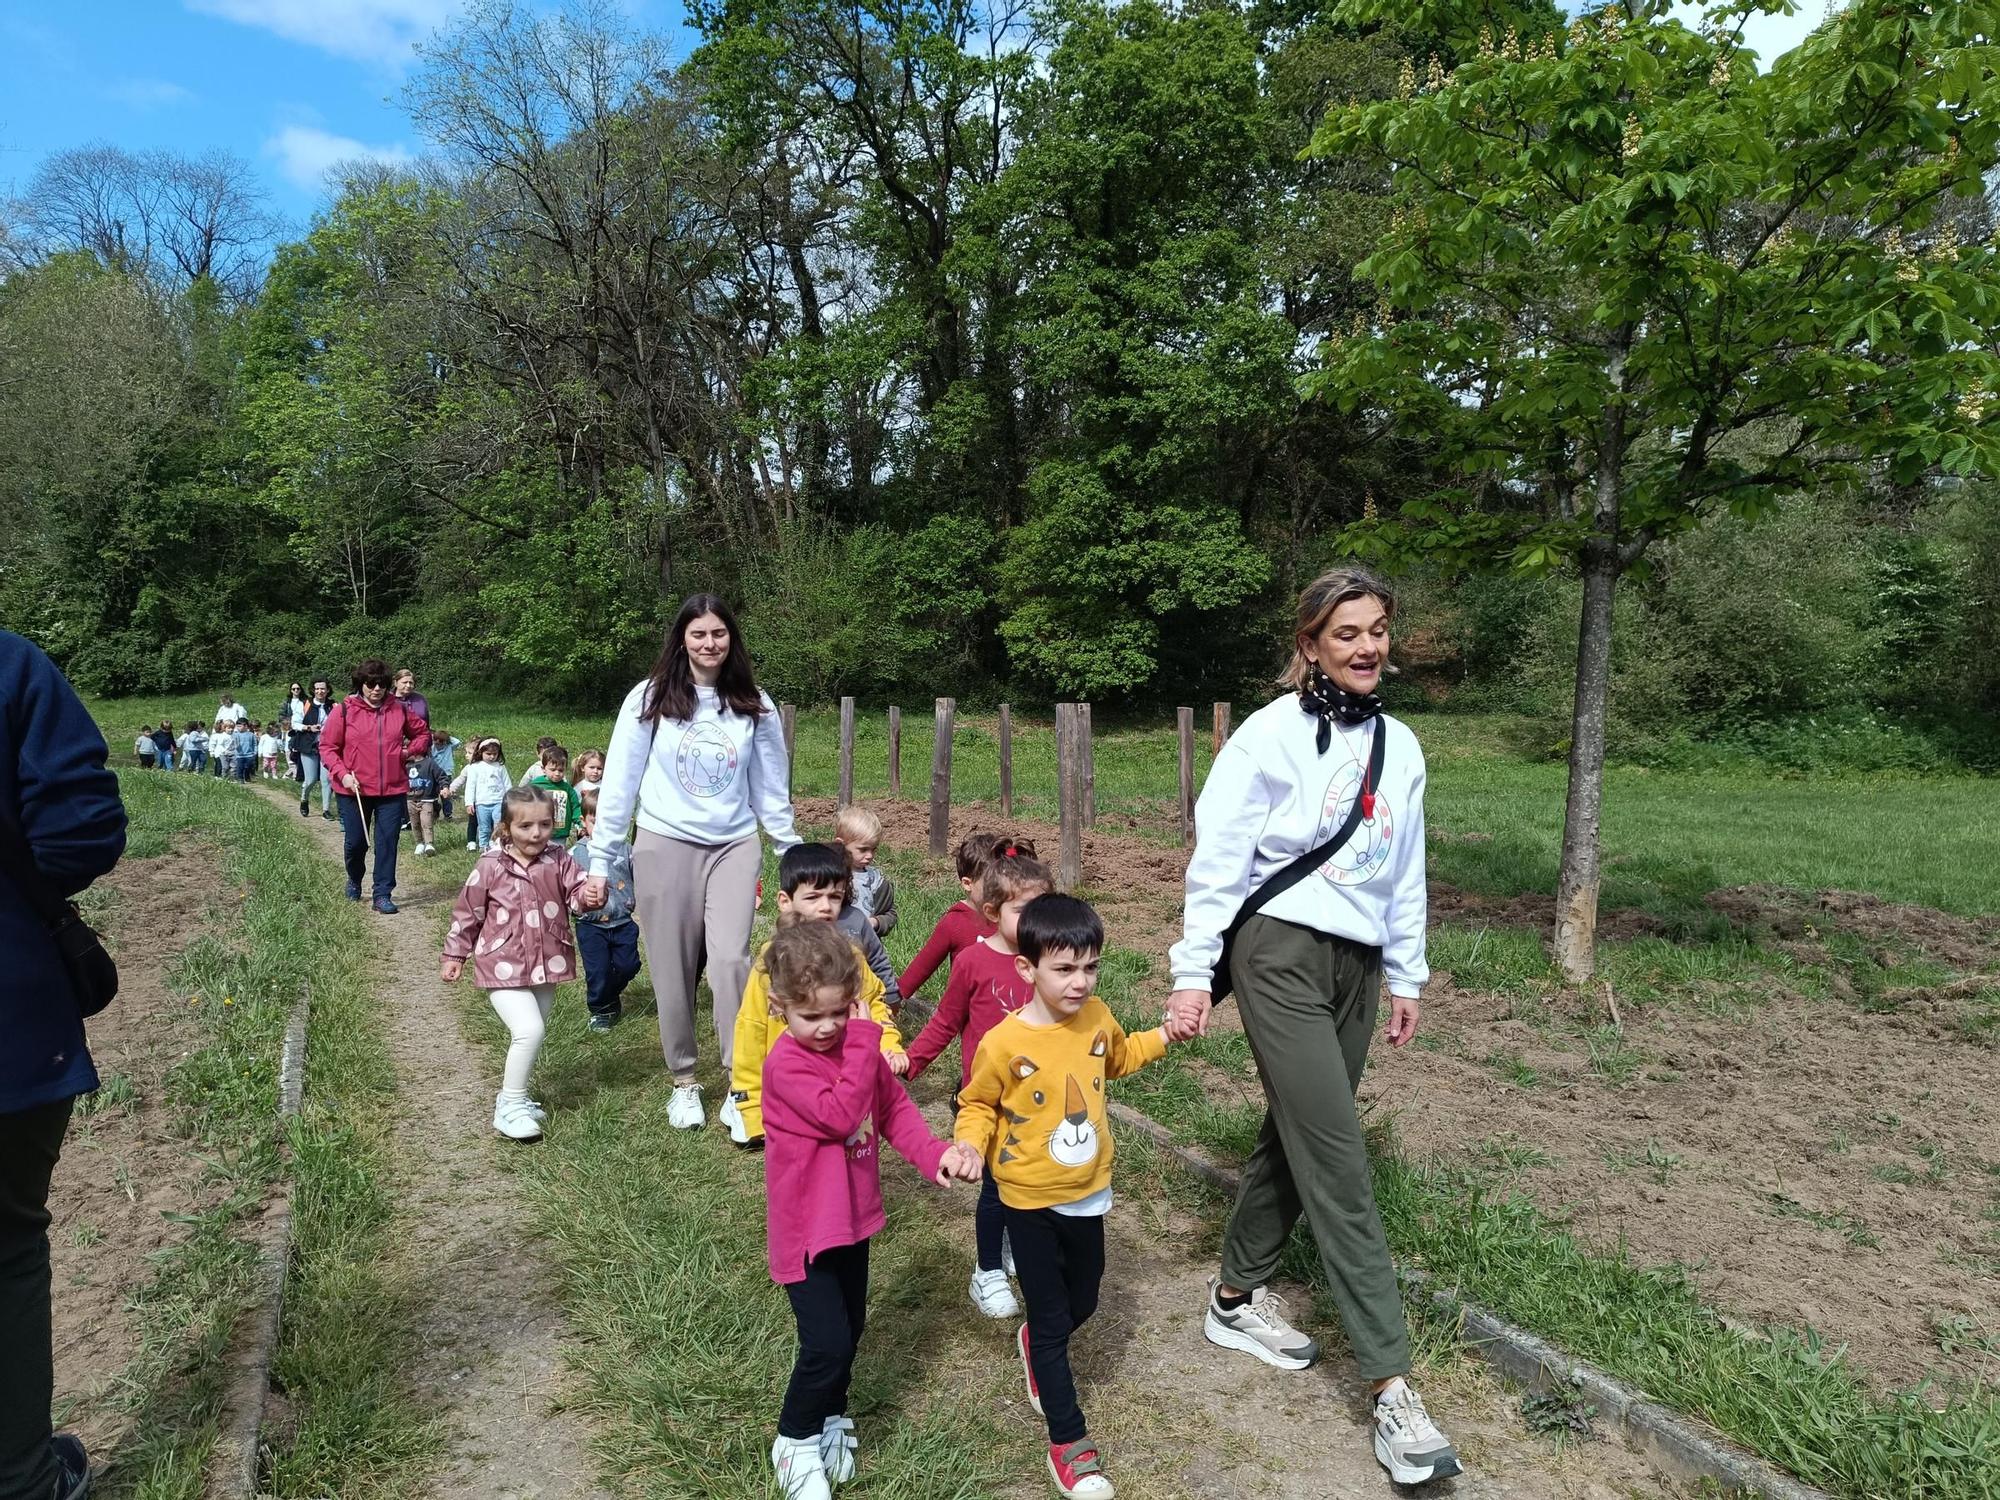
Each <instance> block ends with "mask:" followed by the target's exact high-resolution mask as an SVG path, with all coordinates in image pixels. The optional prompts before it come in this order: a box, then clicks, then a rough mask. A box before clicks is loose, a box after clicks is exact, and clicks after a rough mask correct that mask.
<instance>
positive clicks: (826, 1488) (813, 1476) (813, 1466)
mask: <svg viewBox="0 0 2000 1500" xmlns="http://www.w3.org/2000/svg"><path fill="white" fill-rule="evenodd" d="M819 1445H820V1439H819V1438H788V1437H785V1436H783V1435H782V1434H781V1435H780V1436H779V1438H778V1440H777V1441H776V1442H775V1443H773V1444H771V1467H772V1468H773V1469H775V1470H776V1471H777V1475H778V1488H779V1490H781V1491H782V1492H783V1493H784V1496H785V1500H833V1486H832V1485H830V1484H828V1483H827V1481H826V1465H825V1464H824V1463H823V1462H822V1461H821V1459H820V1456H819Z"/></svg>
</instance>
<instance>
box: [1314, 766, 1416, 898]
mask: <svg viewBox="0 0 2000 1500" xmlns="http://www.w3.org/2000/svg"><path fill="white" fill-rule="evenodd" d="M1360 795H1361V767H1359V766H1352V765H1350V766H1342V767H1341V768H1340V769H1339V770H1338V771H1336V772H1334V774H1333V780H1332V781H1331V782H1329V783H1328V784H1327V788H1326V801H1325V802H1324V803H1322V804H1321V807H1320V815H1319V826H1318V827H1317V828H1315V829H1314V830H1313V842H1314V843H1315V844H1323V843H1325V842H1326V841H1327V840H1328V839H1330V838H1332V837H1333V835H1334V833H1335V831H1336V830H1338V829H1339V827H1340V825H1341V824H1342V823H1345V822H1346V821H1347V814H1348V810H1349V809H1350V808H1352V807H1353V806H1354V799H1355V798H1357V797H1359V796H1360ZM1395 841H1396V812H1395V809H1394V808H1393V807H1391V806H1390V805H1389V799H1388V797H1387V796H1385V795H1384V794H1383V793H1381V792H1379V791H1378V792H1376V794H1375V816H1374V817H1372V818H1364V819H1363V820H1362V821H1361V822H1360V823H1358V824H1356V825H1355V828H1354V832H1353V833H1352V834H1350V835H1348V839H1347V842H1346V843H1344V844H1342V845H1341V846H1340V848H1339V849H1338V850H1336V851H1335V852H1334V854H1333V855H1332V857H1331V858H1329V859H1328V860H1327V862H1326V863H1325V864H1323V865H1321V866H1320V867H1319V873H1320V877H1321V879H1323V880H1328V881H1331V882H1332V883H1333V884H1335V885H1359V884H1360V883H1361V882H1362V881H1364V880H1368V879H1370V878H1372V877H1373V876H1374V875H1375V874H1376V872H1378V871H1379V870H1380V869H1381V868H1382V866H1383V865H1385V864H1387V863H1388V861H1389V850H1390V847H1391V846H1392V845H1393V844H1394V843H1395Z"/></svg>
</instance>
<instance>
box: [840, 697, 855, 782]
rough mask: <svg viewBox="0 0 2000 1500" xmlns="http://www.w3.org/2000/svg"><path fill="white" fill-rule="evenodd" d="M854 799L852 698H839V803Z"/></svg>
mask: <svg viewBox="0 0 2000 1500" xmlns="http://www.w3.org/2000/svg"><path fill="white" fill-rule="evenodd" d="M853 801H854V700H853V699H852V698H842V699H841V700H840V805H841V806H842V807H847V806H850V805H851V804H852V803H853Z"/></svg>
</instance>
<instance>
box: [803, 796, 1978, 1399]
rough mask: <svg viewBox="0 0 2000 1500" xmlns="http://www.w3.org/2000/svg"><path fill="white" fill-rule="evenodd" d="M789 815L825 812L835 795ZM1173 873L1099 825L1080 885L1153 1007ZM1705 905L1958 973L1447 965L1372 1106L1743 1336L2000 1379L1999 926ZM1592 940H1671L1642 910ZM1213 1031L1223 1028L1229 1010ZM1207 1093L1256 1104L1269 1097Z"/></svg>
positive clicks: (1526, 911) (1613, 920)
mask: <svg viewBox="0 0 2000 1500" xmlns="http://www.w3.org/2000/svg"><path fill="white" fill-rule="evenodd" d="M869 805H870V806H872V807H873V808H874V809H875V810H876V812H877V813H878V814H879V815H880V816H881V818H882V820H883V825H884V842H885V843H886V844H887V845H888V846H889V847H891V848H898V849H908V850H922V849H923V848H924V847H925V844H926V840H927V837H928V832H927V829H928V823H927V816H928V814H927V809H926V808H925V807H924V805H922V804H920V803H913V802H871V803H870V804H869ZM800 812H801V813H802V814H803V815H804V817H805V818H806V819H807V820H808V821H814V822H827V821H830V820H831V816H832V804H831V803H825V802H815V801H802V802H801V804H800ZM1002 826H1005V827H1007V828H1008V829H1009V831H1014V832H1018V833H1020V834H1022V835H1023V836H1025V837H1029V838H1033V839H1035V840H1036V841H1037V844H1038V847H1039V848H1040V850H1041V852H1042V854H1043V855H1044V856H1045V857H1047V858H1049V859H1051V860H1052V859H1053V856H1054V852H1055V848H1056V839H1057V830H1056V829H1055V828H1054V827H1053V826H1051V825H1048V824H1042V823H1036V822H1032V821H1027V820H1020V819H1016V820H1013V821H1011V822H1010V823H1007V824H1005V825H1003V824H1002V823H1001V820H1000V819H999V817H998V814H997V810H995V809H990V808H986V807H983V806H977V805H975V806H970V807H964V808H958V807H955V808H953V810H952V828H951V837H952V839H953V841H954V842H955V841H956V840H957V839H959V838H961V837H963V836H964V835H965V834H966V833H968V832H970V831H972V830H973V829H975V828H999V827H1002ZM1184 868H1185V856H1184V855H1183V854H1182V852H1181V851H1179V850H1177V849H1171V848H1165V847H1162V846H1160V845H1158V844H1153V843H1148V842H1144V841H1141V840H1138V839H1136V838H1133V837H1131V836H1129V835H1124V834H1120V833H1118V832H1115V831H1111V830H1109V829H1107V828H1104V827H1100V828H1099V829H1097V830H1094V831H1091V832H1089V833H1087V834H1086V836H1085V839H1084V884H1085V886H1086V887H1087V888H1089V889H1090V890H1091V892H1092V893H1093V895H1095V896H1096V897H1097V899H1098V904H1099V906H1100V908H1101V910H1102V911H1103V914H1104V917H1105V921H1106V925H1107V927H1108V928H1109V930H1110V932H1111V933H1112V934H1113V941H1115V942H1116V943H1118V944H1119V945H1120V946H1121V947H1129V948H1134V949H1137V950H1139V951H1140V952H1143V953H1145V954H1146V955H1147V956H1148V957H1150V958H1152V959H1153V960H1154V961H1155V963H1156V966H1157V967H1156V970H1155V972H1156V973H1157V974H1158V975H1159V976H1160V990H1161V998H1162V999H1164V998H1165V990H1166V988H1167V980H1166V976H1165V963H1164V959H1165V955H1166V950H1167V948H1168V947H1169V946H1170V945H1171V944H1172V943H1173V942H1174V941H1175V940H1177V939H1178V937H1179V936H1180V896H1181V876H1182V872H1183V870H1184ZM1431 900H1432V912H1433V916H1434V919H1435V920H1438V921H1440V922H1460V923H1470V924H1477V925H1480V926H1492V927H1507V926H1515V927H1523V928H1531V929H1534V930H1538V931H1541V932H1543V933H1544V934H1546V933H1547V932H1548V931H1549V930H1550V929H1551V928H1552V926H1553V902H1552V901H1546V900H1543V899H1540V898H1538V897H1534V896H1523V897H1519V898H1515V899H1511V900H1496V899H1493V898H1488V897H1481V896H1477V895H1473V894H1470V893H1466V892H1461V891H1457V890H1454V889H1452V888H1450V887H1447V886H1442V885H1433V887H1432V893H1431ZM1710 905H1711V907H1712V908H1713V909H1715V910H1716V911H1718V912H1719V913H1721V914H1722V915H1724V916H1726V917H1727V918H1728V919H1729V920H1730V921H1731V922H1732V924H1734V925H1735V926H1737V927H1738V928H1739V929H1741V930H1743V931H1744V932H1745V933H1746V935H1749V936H1752V937H1754V938H1756V939H1757V940H1758V941H1759V942H1760V943H1761V944H1763V945H1764V946H1766V947H1768V948H1771V949H1773V950H1774V951H1777V952H1779V953H1781V954H1787V955H1789V956H1792V957H1794V958H1797V959H1799V960H1800V961H1801V962H1802V963H1806V964H1814V963H1817V964H1820V965H1824V964H1825V962H1826V956H1827V955H1826V949H1825V947H1824V946H1823V944H1824V942H1825V941H1826V940H1827V939H1828V938H1829V937H1830V936H1831V935H1834V934H1843V935H1845V936H1847V937H1849V938H1854V939H1859V940H1860V941H1861V942H1862V943H1863V944H1866V945H1871V948H1872V952H1873V956H1874V958H1875V960H1876V962H1878V963H1880V964H1881V965H1882V966H1883V967H1884V968H1885V969H1886V970H1887V971H1888V972H1889V973H1890V974H1891V975H1893V973H1894V969H1895V967H1896V965H1898V964H1899V963H1900V962H1903V961H1904V959H1905V958H1906V957H1908V958H1913V959H1916V960H1925V961H1929V962H1931V963H1933V964H1936V965H1943V966H1946V967H1948V968H1950V969H1952V970H1956V971H1965V972H1961V973H1958V974H1957V975H1956V976H1955V977H1954V978H1952V979H1951V980H1948V981H1946V982H1944V983H1942V984H1940V983H1927V984H1926V983H1912V984H1909V985H1905V986H1894V985H1893V984H1892V986H1891V987H1890V988H1888V989H1886V990H1884V991H1882V992H1881V993H1879V994H1876V995H1874V996H1871V997H1866V999H1867V1003H1865V1004H1864V1003H1858V1001H1857V997H1856V996H1854V995H1853V994H1852V993H1851V987H1850V986H1846V985H1845V982H1844V981H1842V980H1840V979H1839V977H1838V973H1837V971H1834V972H1835V979H1834V983H1833V985H1832V993H1831V994H1829V995H1826V996H1824V997H1821V998H1814V997H1812V996H1810V995H1807V994H1803V993H1798V992H1795V991H1794V990H1792V989H1789V988H1787V987H1786V986H1785V985H1783V984H1781V983H1779V982H1778V981H1777V980H1776V979H1774V978H1773V977H1772V976H1770V975H1769V974H1766V973H1755V974H1750V975H1746V976H1745V977H1744V978H1743V979H1741V980H1740V981H1735V982H1730V983H1721V984H1718V983H1710V984H1706V985H1699V986H1690V987H1689V989H1688V995H1687V997H1686V998H1684V999H1683V998H1677V999H1676V1000H1674V1001H1673V1002H1672V1003H1664V1004H1655V1005H1651V1006H1643V1007H1642V1006H1639V1005H1637V1004H1636V1003H1634V1002H1632V1001H1629V1000H1628V1001H1627V1002H1626V1003H1625V1004H1624V1005H1623V1007H1622V1020H1623V1030H1622V1033H1619V1032H1615V1031H1612V1030H1610V1029H1609V1028H1608V1024H1607V1023H1608V1022H1609V1020H1610V1017H1609V1014H1608V1012H1606V1011H1605V1010H1604V1009H1603V1008H1602V1002H1601V1000H1600V999H1598V998H1597V997H1592V998H1590V999H1588V1000H1586V999H1584V998H1582V997H1568V998H1566V999H1565V998H1562V997H1558V998H1557V999H1555V1000H1553V1001H1550V1000H1523V999H1516V998H1511V997H1508V996H1505V995H1496V994H1490V993H1485V992H1479V991H1468V990H1459V989H1457V988H1456V987H1455V986H1454V985H1453V983H1452V976H1451V975H1450V974H1449V973H1438V974H1437V975H1435V976H1434V978H1433V982H1432V984H1431V986H1430V988H1429V990H1428V991H1427V993H1426V1001H1425V1007H1424V1026H1425V1031H1426V1033H1427V1034H1426V1036H1425V1037H1424V1038H1423V1044H1422V1045H1419V1046H1415V1047H1410V1048H1406V1049H1403V1050H1401V1051H1396V1050H1392V1049H1390V1048H1388V1047H1377V1048H1376V1049H1375V1052H1374V1055H1373V1057H1372V1058H1371V1061H1370V1064H1369V1074H1368V1078H1367V1081H1366V1082H1365V1083H1364V1085H1363V1089H1362V1093H1363V1097H1364V1101H1365V1102H1366V1103H1367V1104H1368V1106H1369V1107H1370V1108H1371V1109H1372V1110H1373V1111H1374V1112H1375V1114H1376V1115H1377V1117H1383V1116H1392V1117H1393V1118H1394V1120H1395V1122H1396V1127H1397V1130H1398V1132H1399V1135H1400V1138H1401V1140H1402V1141H1403V1143H1404V1145H1405V1146H1406V1148H1408V1149H1410V1150H1412V1151H1414V1152H1416V1153H1418V1154H1419V1155H1427V1154H1433V1153H1434V1154H1437V1155H1439V1156H1441V1157H1443V1158H1444V1159H1447V1160H1450V1161H1454V1162H1459V1163H1467V1164H1475V1165H1478V1166H1480V1167H1482V1168H1484V1169H1487V1170H1489V1171H1491V1172H1492V1173H1493V1174H1494V1175H1496V1176H1497V1177H1500V1178H1502V1179H1504V1180H1507V1181H1510V1182H1511V1183H1513V1184H1514V1185H1517V1186H1518V1187H1520V1188H1521V1189H1522V1190H1524V1191H1526V1192H1528V1193H1530V1194H1531V1195H1532V1196H1533V1197H1534V1199H1535V1200H1536V1201H1537V1203H1539V1204H1540V1205H1541V1206H1542V1207H1543V1209H1544V1210H1546V1211H1548V1212H1549V1213H1551V1214H1552V1215H1554V1216H1555V1217H1556V1218H1557V1219H1558V1220H1559V1221H1561V1222H1563V1223H1565V1224H1566V1226H1567V1227H1568V1228H1569V1229H1570V1230H1571V1231H1572V1232H1573V1233H1575V1234H1576V1235H1578V1236H1579V1238H1581V1239H1582V1240H1583V1241H1584V1242H1586V1243H1589V1244H1594V1245H1597V1246H1599V1247H1603V1248H1606V1249H1610V1248H1614V1247H1617V1246H1619V1245H1621V1244H1622V1245H1624V1246H1625V1247H1626V1248H1627V1249H1628V1251H1629V1253H1630V1254H1631V1255H1632V1256H1633V1257H1634V1258H1635V1259H1637V1260H1638V1261H1640V1262H1642V1263H1645V1264H1660V1263H1664V1262H1679V1263H1681V1264H1683V1265H1685V1266H1687V1267H1688V1268H1689V1269H1690V1271H1691V1272H1692V1274H1693V1278H1694V1281H1695V1283H1696V1284H1697V1285H1698V1286H1699V1288H1700V1289H1701V1292H1702V1294H1703V1295H1704V1297H1706V1298H1708V1299H1709V1300H1711V1301H1712V1302H1713V1303H1715V1304H1716V1305H1718V1306H1719V1307H1721V1308H1722V1309H1724V1310H1725V1311H1726V1312H1728V1313H1730V1314H1732V1315H1734V1316H1735V1317H1736V1318H1738V1319H1739V1320H1741V1321H1742V1322H1744V1323H1745V1324H1751V1325H1761V1324H1765V1323H1784V1324H1790V1325H1798V1324H1810V1325H1811V1326H1812V1327H1814V1328H1815V1329H1817V1330H1818V1332H1819V1333H1820V1335H1821V1336H1822V1338H1823V1340H1824V1342H1825V1344H1826V1345H1827V1346H1828V1347H1829V1348H1830V1349H1837V1348H1842V1347H1844V1349H1845V1357H1846V1358H1847V1359H1848V1360H1849V1361H1850V1362H1851V1363H1852V1364H1853V1365H1854V1366H1855V1367H1856V1368H1858V1369H1860V1370H1861V1371H1863V1372H1865V1373H1866V1375H1867V1376H1868V1377H1869V1378H1870V1379H1871V1380H1872V1381H1874V1382H1875V1383H1876V1384H1877V1385H1878V1386H1880V1387H1882V1388H1885V1389H1886V1388H1907V1387H1911V1386H1914V1385H1916V1384H1917V1383H1919V1382H1920V1381H1923V1380H1925V1379H1926V1378H1931V1379H1933V1380H1934V1381H1935V1382H1936V1383H1937V1384H1939V1385H1940V1386H1943V1387H1946V1388H1950V1387H1958V1386H1963V1385H1966V1384H1969V1383H1971V1382H1973V1381H1976V1380H1984V1381H1985V1382H1987V1383H1988V1384H1991V1383H1992V1382H1993V1381H1995V1380H1996V1379H2000V1311H1996V1309H2000V1102H1996V1101H2000V1049H1996V1047H1995V1046H1994V1045H1993V1044H1992V1039H1993V1035H1994V1033H1992V1032H1990V1031H1989V1032H1988V1033H1987V1034H1986V1036H1985V1037H1983V1038H1982V1037H1979V1036H1975V1035H1973V1034H1971V1033H1970V1032H1968V1030H1967V1028H1966V1027H1965V1026H1964V1025H1963V1024H1962V1015H1963V1011H1962V1009H1961V1008H1962V1007H1963V1006H1964V1005H1966V1004H1967V1003H1970V1001H1971V999H1972V997H1976V996H1982V995H1990V994H1993V993H1995V992H2000V917H1985V918H1976V919H1975V918H1962V917H1956V916H1952V915H1950V914H1948V913H1944V912H1938V911H1933V910H1930V909H1927V908H1922V907H1911V906H1906V905H1901V904H1898V903H1894V902H1889V901H1884V900H1882V899H1880V898H1878V897H1875V896H1871V895H1866V894H1861V893H1855V892H1844V891H1824V892H1816V893H1808V892H1794V891H1788V890H1783V889H1780V888H1775V887H1741V888H1734V889H1731V890H1727V891H1718V892H1716V893H1714V894H1713V895H1712V896H1711V897H1710ZM1598 930H1599V933H1600V935H1601V936H1605V937H1608V938H1611V939H1620V938H1632V937H1639V936H1658V935H1660V933H1661V927H1660V924H1659V923H1658V922H1657V920H1655V919H1654V918H1652V917H1651V916H1650V915H1648V914H1647V913H1643V912H1629V911H1627V912H1620V911H1610V912H1606V913H1604V914H1603V917H1602V919H1601V921H1600V923H1599V928H1598ZM1822 972H1825V970H1824V969H1822ZM1216 1024H1218V1025H1222V1026H1233V1025H1235V1024H1236V1015H1235V1010H1234V1007H1223V1008H1222V1009H1220V1010H1218V1011H1217V1013H1216ZM1212 1087H1213V1089H1214V1090H1215V1091H1217V1092H1218V1093H1222V1094H1225V1095H1226V1096H1228V1097H1248V1098H1254V1097H1255V1096H1256V1088H1257V1084H1256V1079H1255V1077H1254V1076H1245V1077H1243V1078H1217V1079H1214V1080H1212Z"/></svg>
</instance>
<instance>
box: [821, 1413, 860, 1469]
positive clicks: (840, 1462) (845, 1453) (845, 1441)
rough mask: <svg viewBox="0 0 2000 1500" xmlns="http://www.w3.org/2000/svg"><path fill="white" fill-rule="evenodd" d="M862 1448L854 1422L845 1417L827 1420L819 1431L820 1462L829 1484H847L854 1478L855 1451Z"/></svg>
mask: <svg viewBox="0 0 2000 1500" xmlns="http://www.w3.org/2000/svg"><path fill="white" fill-rule="evenodd" d="M860 1446H861V1444H860V1442H859V1441H858V1440H857V1439H856V1438H855V1436H854V1423H853V1421H852V1420H850V1419H849V1418H847V1417H845V1416H839V1417H828V1418H827V1419H826V1424H825V1425H824V1426H823V1427H821V1428H820V1430H819V1462H820V1467H821V1468H823V1469H825V1470H826V1477H827V1481H828V1482H829V1483H831V1484H845V1483H847V1481H848V1480H850V1479H852V1478H853V1477H854V1451H855V1449H857V1448H859V1447H860Z"/></svg>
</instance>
